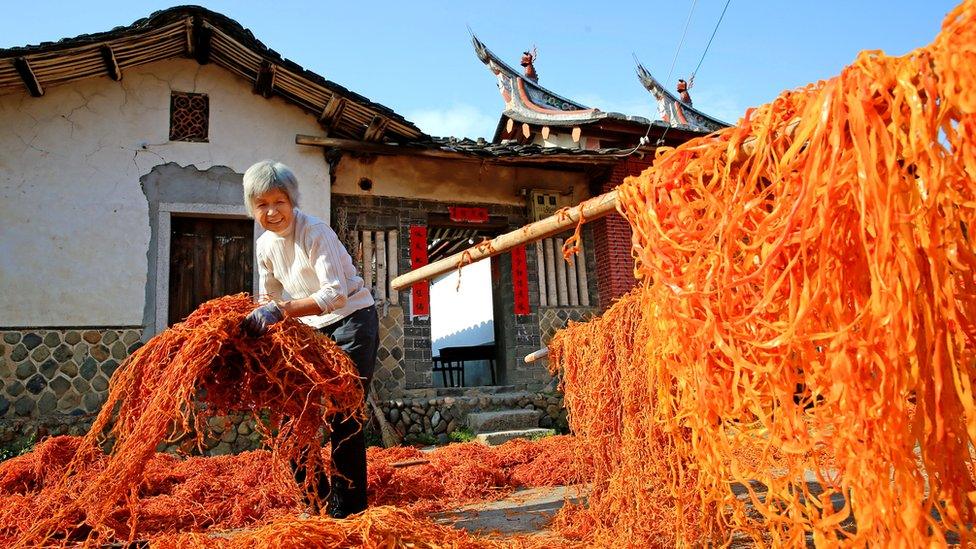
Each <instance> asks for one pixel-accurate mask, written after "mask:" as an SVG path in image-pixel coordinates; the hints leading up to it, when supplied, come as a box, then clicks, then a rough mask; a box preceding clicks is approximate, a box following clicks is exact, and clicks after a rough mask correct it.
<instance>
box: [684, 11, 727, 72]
mask: <svg viewBox="0 0 976 549" xmlns="http://www.w3.org/2000/svg"><path fill="white" fill-rule="evenodd" d="M731 2H732V0H725V7H724V8H722V15H719V16H718V22H717V23H715V28H714V29H712V35H711V36H710V37H709V38H708V44H705V51H703V52H702V54H701V59H699V60H698V66H697V67H695V70H693V71H692V72H691V76H692V77H694V76H695V74H697V73H698V69H700V68H701V65H702V61H704V60H705V54H706V53H708V48H709V47H710V46H711V45H712V40H713V39H715V33H717V32H718V27H719V25H721V24H722V19H723V18H725V11H726V10H728V9H729V4H730V3H731Z"/></svg>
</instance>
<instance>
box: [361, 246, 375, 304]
mask: <svg viewBox="0 0 976 549" xmlns="http://www.w3.org/2000/svg"><path fill="white" fill-rule="evenodd" d="M362 239H363V282H365V283H366V287H367V288H369V290H370V291H369V294H370V295H372V296H375V295H376V294H375V293H374V292H373V231H363V232H362Z"/></svg>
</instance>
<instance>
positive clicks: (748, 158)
mask: <svg viewBox="0 0 976 549" xmlns="http://www.w3.org/2000/svg"><path fill="white" fill-rule="evenodd" d="M974 90H976V2H974V1H972V0H968V1H966V2H965V3H963V4H962V5H961V6H960V7H958V8H957V9H955V10H954V11H953V12H952V13H950V14H949V15H948V16H947V18H946V20H945V23H944V26H943V30H942V32H941V33H940V35H939V36H938V37H937V38H936V40H935V41H934V42H933V43H932V44H931V45H929V46H927V47H925V48H921V49H919V50H916V51H914V52H911V53H909V54H908V55H905V56H903V57H897V58H894V57H887V56H885V55H883V54H882V53H881V52H865V53H862V54H861V55H860V56H859V57H858V59H857V60H856V61H855V63H854V64H853V65H851V66H850V67H848V68H846V69H845V70H844V71H843V72H842V73H841V74H840V76H838V77H836V78H833V79H831V80H828V81H825V82H820V83H817V84H815V85H810V86H807V87H805V88H802V89H799V90H795V91H790V92H786V93H783V94H782V95H780V96H779V97H778V98H777V99H776V100H775V101H773V102H772V103H770V104H768V105H765V106H763V107H760V108H758V109H755V110H751V111H749V112H748V113H746V116H745V118H743V119H742V120H741V121H740V123H739V125H738V126H737V127H733V128H729V129H726V130H723V131H720V132H718V133H716V134H712V135H710V136H707V137H703V138H700V139H696V140H693V141H690V142H688V143H686V144H684V145H682V146H680V147H678V148H677V149H673V150H668V151H664V152H662V154H660V155H659V156H658V158H657V159H656V161H655V163H654V165H653V167H652V168H650V169H648V170H647V171H645V172H644V173H643V174H642V175H640V176H639V177H636V178H630V179H628V180H627V181H626V182H625V183H624V184H623V185H622V186H621V187H620V188H619V193H620V204H621V209H622V211H623V213H624V215H625V216H626V217H627V219H628V220H629V221H630V223H631V225H632V226H633V230H634V246H635V254H636V256H637V258H638V260H639V266H638V272H639V274H640V275H641V276H642V278H643V280H644V281H645V282H644V285H643V287H642V288H641V289H640V290H638V293H636V294H634V295H632V296H630V297H628V298H627V299H625V300H624V302H623V303H621V304H618V305H617V307H615V308H614V309H611V310H610V311H608V312H607V314H606V315H604V318H603V319H601V320H600V321H598V323H597V325H598V326H599V327H587V326H575V327H572V328H570V329H569V330H567V332H565V333H563V334H561V335H560V337H559V338H557V340H556V341H555V342H554V343H553V355H552V356H553V357H554V359H555V361H556V362H558V366H561V367H563V368H564V369H565V376H566V384H565V387H566V391H567V396H566V398H567V402H569V403H570V408H571V418H572V426H573V428H574V429H575V430H576V431H577V433H578V434H579V435H580V436H581V437H583V438H584V440H585V441H586V442H587V445H586V446H585V447H586V448H588V449H589V451H599V452H601V453H602V455H600V456H599V458H598V459H596V460H595V461H596V463H597V464H598V465H597V467H598V468H597V484H596V486H595V489H597V490H598V491H599V492H598V493H597V494H595V495H594V497H593V502H592V503H593V504H594V509H596V510H598V511H599V512H598V513H594V514H595V515H597V527H596V530H595V531H594V532H593V533H592V535H593V536H594V537H593V539H594V540H596V543H599V544H600V545H610V544H612V543H618V542H623V543H633V540H634V539H639V540H640V543H645V542H647V543H651V542H659V541H660V539H659V538H655V537H654V536H655V535H657V529H655V528H654V527H653V526H652V525H650V524H648V523H649V522H651V521H649V520H648V519H647V518H646V517H647V516H648V515H649V514H650V513H652V512H653V511H654V510H655V509H657V508H658V507H659V506H660V505H662V504H664V503H667V502H668V501H669V499H670V500H671V501H673V502H674V503H675V504H676V505H679V506H683V505H690V506H691V507H690V508H689V507H684V508H677V509H672V510H670V511H667V512H664V514H665V515H667V516H666V517H664V520H667V521H669V524H673V525H674V532H675V535H676V538H677V539H676V540H675V541H677V542H679V543H686V544H697V543H703V542H706V541H718V542H721V541H724V540H727V539H728V538H729V537H730V536H732V535H734V534H736V533H739V534H746V535H749V536H751V537H752V538H753V540H755V541H756V542H760V543H772V544H775V545H792V546H795V545H802V544H803V543H804V542H805V539H812V541H814V542H816V543H817V544H818V545H834V544H842V545H857V546H860V545H864V544H870V545H882V546H887V545H894V544H898V545H901V546H910V547H921V546H925V545H927V544H929V543H938V544H944V543H946V542H947V540H948V541H952V540H953V539H954V537H953V536H955V535H958V536H960V537H961V539H962V542H963V543H972V542H974V541H976V539H974V538H976V536H974V533H973V524H974V523H976V512H974V508H976V483H974V443H976V403H974V400H973V384H974V381H976V355H974V349H976V253H974V245H973V240H972V239H973V235H972V231H973V228H974V223H976V93H974ZM629 331H634V332H635V333H636V334H637V335H635V337H634V338H633V341H630V340H629V339H628V336H626V335H620V334H619V333H620V332H629ZM605 332H610V334H607V333H605ZM606 345H610V346H611V348H602V346H606ZM621 347H622V349H621ZM634 355H638V356H636V358H635V357H634ZM601 368H602V369H603V370H602V371H604V372H606V374H605V376H606V378H605V379H599V380H598V379H594V377H597V374H598V372H599V371H601V370H600V369H601ZM616 439H619V442H615V440H616ZM635 456H641V457H642V458H643V459H637V458H636V457H635ZM662 483H663V484H662ZM662 492H663V495H662ZM737 494H738V495H737ZM747 503H748V505H747ZM657 512H660V511H657ZM652 516H653V515H652ZM698 517H701V520H700V523H699V524H698V525H697V526H695V527H694V528H692V527H691V523H694V522H699V519H698ZM950 533H951V534H950ZM629 536H636V537H629ZM665 544H670V540H666V543H665Z"/></svg>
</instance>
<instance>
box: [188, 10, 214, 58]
mask: <svg viewBox="0 0 976 549" xmlns="http://www.w3.org/2000/svg"><path fill="white" fill-rule="evenodd" d="M212 37H213V29H211V28H210V27H209V26H207V25H206V24H204V22H203V18H202V17H194V18H193V40H192V42H193V51H192V52H191V53H192V55H193V58H194V59H196V60H197V63H200V64H201V65H206V64H207V63H209V62H210V44H211V40H210V39H211V38H212Z"/></svg>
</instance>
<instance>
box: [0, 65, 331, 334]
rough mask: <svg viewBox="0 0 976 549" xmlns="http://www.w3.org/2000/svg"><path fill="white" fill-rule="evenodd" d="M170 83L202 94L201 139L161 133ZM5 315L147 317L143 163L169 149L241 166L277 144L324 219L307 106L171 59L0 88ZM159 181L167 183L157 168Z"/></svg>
mask: <svg viewBox="0 0 976 549" xmlns="http://www.w3.org/2000/svg"><path fill="white" fill-rule="evenodd" d="M171 91H186V92H196V93H207V94H209V96H210V137H209V142H208V143H186V142H169V141H168V138H169V104H170V92H171ZM0 127H2V128H3V130H4V131H3V132H0V235H2V238H0V327H4V328H17V327H99V326H112V327H142V326H144V318H143V316H144V315H143V312H144V307H145V304H146V291H147V290H146V284H147V273H148V259H147V258H148V257H149V254H150V248H149V246H150V218H149V215H150V212H149V205H148V203H147V199H146V196H145V195H144V194H143V191H142V189H141V187H140V182H139V180H140V177H142V176H144V175H146V174H148V173H150V172H151V171H152V170H153V168H154V167H156V166H158V165H163V164H169V163H173V164H176V165H178V166H191V165H192V166H195V168H196V169H198V170H208V169H210V168H212V167H215V166H224V167H227V168H229V169H230V170H233V171H234V172H237V173H243V172H244V171H245V170H246V169H247V167H248V166H250V165H251V164H252V163H254V162H255V161H257V160H262V159H265V158H276V159H279V160H281V161H282V162H285V163H286V164H288V165H290V166H291V167H292V168H293V169H294V170H295V173H296V174H297V175H298V177H299V180H300V181H301V191H302V208H303V209H304V210H305V211H308V212H309V213H312V214H314V215H316V216H319V217H321V218H323V219H329V201H330V194H329V193H330V190H329V171H328V165H327V164H326V162H325V161H324V159H323V157H322V152H321V150H319V149H318V148H317V147H301V146H298V145H295V134H297V133H304V134H318V133H321V129H320V127H319V126H318V124H317V122H316V120H315V117H314V116H312V115H309V114H306V113H304V112H302V111H301V110H300V109H298V108H296V107H294V106H293V105H290V104H288V103H286V102H284V101H283V100H281V99H279V98H272V99H264V98H263V97H261V96H259V95H255V94H253V93H252V92H251V84H250V83H249V82H247V81H245V80H243V79H241V78H239V77H237V76H235V75H233V74H231V73H230V72H228V71H226V70H225V69H222V68H220V67H217V66H214V65H199V64H197V63H196V62H195V61H193V60H188V59H172V60H168V61H162V62H159V63H152V64H149V65H144V66H141V67H136V68H132V69H128V70H126V71H125V73H124V76H123V79H122V80H121V81H120V82H115V81H113V80H111V79H109V78H108V77H101V78H93V79H87V80H83V81H80V82H75V83H71V84H67V85H62V86H52V87H49V88H46V89H45V95H44V96H43V97H39V98H34V97H30V96H29V95H28V94H27V93H26V91H25V92H22V93H13V94H6V95H0ZM162 184H165V182H163V183H162Z"/></svg>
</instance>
